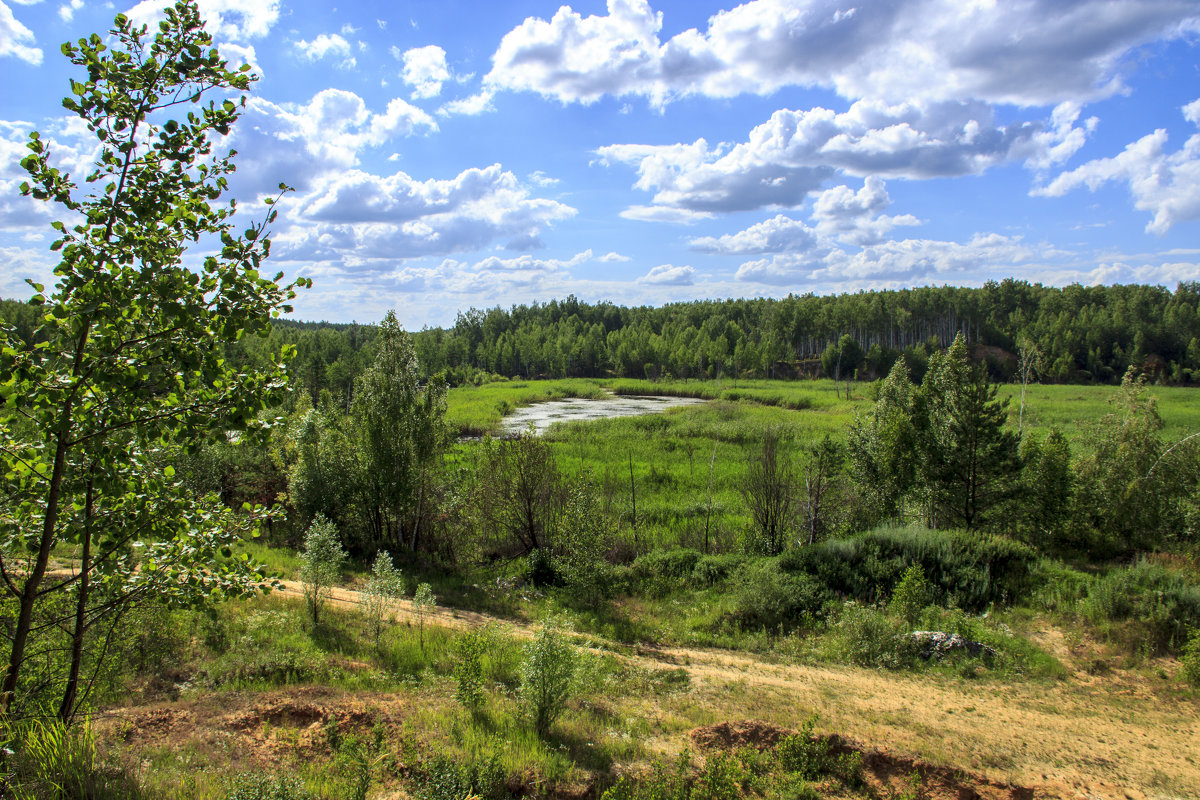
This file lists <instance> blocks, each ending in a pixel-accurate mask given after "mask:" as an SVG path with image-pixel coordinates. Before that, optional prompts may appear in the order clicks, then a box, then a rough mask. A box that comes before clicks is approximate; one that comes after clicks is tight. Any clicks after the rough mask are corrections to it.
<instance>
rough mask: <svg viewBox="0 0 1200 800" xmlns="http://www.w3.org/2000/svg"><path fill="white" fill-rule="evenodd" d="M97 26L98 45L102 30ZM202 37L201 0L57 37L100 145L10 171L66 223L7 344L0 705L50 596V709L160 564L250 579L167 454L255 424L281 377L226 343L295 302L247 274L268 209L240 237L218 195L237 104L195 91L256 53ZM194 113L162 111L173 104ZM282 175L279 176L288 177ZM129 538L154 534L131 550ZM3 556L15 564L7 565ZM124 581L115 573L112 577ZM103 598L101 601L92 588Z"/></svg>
mask: <svg viewBox="0 0 1200 800" xmlns="http://www.w3.org/2000/svg"><path fill="white" fill-rule="evenodd" d="M106 41H107V42H108V43H106ZM211 44H212V38H211V37H210V36H209V35H208V34H207V33H206V32H205V30H204V27H203V23H202V21H201V20H200V17H199V13H198V11H197V8H196V5H195V3H194V2H188V1H187V0H181V2H178V3H176V5H175V6H174V7H173V8H170V9H167V11H166V18H165V20H164V22H163V23H162V24H161V25H160V29H159V31H158V32H157V33H156V34H155V36H154V38H153V39H152V40H148V38H147V35H146V31H145V28H141V29H136V28H134V27H133V26H132V25H131V24H130V22H129V20H128V19H127V18H126V17H125V16H124V15H118V16H117V17H116V20H115V22H114V27H113V29H112V31H111V32H110V37H109V38H108V39H107V40H106V39H102V38H101V37H100V36H98V35H96V34H93V35H92V36H91V37H89V38H87V39H81V40H79V42H78V43H77V44H76V45H72V44H70V43H68V44H64V45H63V48H62V50H63V53H64V54H65V55H66V56H67V57H68V58H69V59H70V60H71V62H72V63H74V64H76V65H77V66H79V67H82V68H84V69H86V70H87V79H86V80H85V81H83V82H79V81H74V80H72V82H71V89H72V94H71V95H70V96H68V97H67V98H66V99H64V101H63V106H64V107H65V108H66V109H67V110H68V111H71V112H73V113H74V114H76V115H77V116H78V117H79V118H80V120H81V121H82V123H83V125H84V126H86V128H87V129H88V130H89V131H91V132H92V133H93V134H94V135H95V136H96V139H97V149H96V152H97V154H98V155H97V158H96V161H95V162H94V165H93V169H92V171H91V173H90V174H89V175H87V176H86V177H85V178H84V180H83V183H82V185H81V184H78V183H76V182H75V181H74V180H72V178H71V176H70V175H68V174H67V173H65V172H62V171H60V170H59V169H58V168H56V167H55V166H54V165H53V161H52V158H51V155H52V154H51V149H50V146H49V145H48V144H47V142H46V141H45V140H43V139H42V138H41V136H40V135H39V134H38V133H37V132H36V131H35V132H33V133H31V134H30V141H29V143H28V148H29V150H30V155H28V156H27V157H26V158H25V159H24V160H23V161H22V162H21V164H22V166H23V167H24V169H25V170H26V171H27V172H28V173H29V181H28V182H27V183H25V184H22V187H21V189H22V192H23V193H24V194H27V195H31V196H33V197H34V198H36V199H38V200H45V201H53V202H54V203H56V204H57V205H58V206H60V207H61V208H62V209H63V210H64V211H65V212H66V213H67V214H68V215H69V219H70V220H71V221H73V222H74V223H75V224H74V225H73V226H71V227H68V223H65V222H62V221H58V222H54V223H53V227H54V229H55V230H57V231H58V232H59V233H60V234H61V236H60V238H59V239H58V240H56V241H55V242H54V243H53V244H52V245H51V249H52V250H53V251H56V252H59V253H60V261H59V263H58V266H57V267H56V268H55V275H56V276H57V279H58V283H57V284H56V286H55V287H54V291H53V292H52V293H50V294H47V293H46V292H45V289H44V287H43V286H40V285H37V284H32V285H33V288H34V290H35V292H36V293H35V295H34V296H33V298H32V300H31V302H32V303H34V304H36V305H39V306H42V307H44V308H45V309H46V310H45V313H44V316H43V317H42V321H41V326H40V327H39V328H38V330H37V331H36V332H35V336H34V338H35V339H36V340H37V341H38V346H37V347H34V348H31V347H28V346H24V345H23V344H21V343H18V342H16V341H15V340H14V339H13V336H12V334H11V333H10V332H5V333H4V334H3V340H2V341H0V374H2V375H4V376H6V377H5V380H4V382H3V384H2V385H0V399H2V400H3V411H2V412H0V415H2V416H0V458H2V460H3V463H2V464H0V480H2V481H3V484H2V487H0V492H2V495H3V497H4V509H5V510H4V513H3V514H0V552H3V553H14V552H25V553H29V554H30V556H29V559H28V562H27V564H25V565H22V566H19V567H18V566H17V565H15V564H13V563H12V561H11V559H9V560H6V559H5V558H2V557H0V584H2V585H0V591H4V592H5V593H7V594H8V595H9V596H10V597H12V598H13V599H14V601H15V604H16V606H17V610H16V618H15V619H14V620H13V621H12V625H11V627H10V628H9V629H8V630H9V644H10V647H9V653H8V665H7V669H6V671H5V674H4V681H3V686H2V688H0V710H2V711H5V712H10V713H11V712H13V710H14V703H15V702H17V698H16V695H17V691H18V687H19V686H21V684H22V673H23V669H24V667H25V666H26V664H27V662H28V660H29V657H30V652H31V651H30V645H31V639H33V638H37V637H41V636H44V635H48V634H47V633H46V632H47V631H49V630H52V629H53V625H50V626H46V625H41V626H35V624H34V618H35V613H36V612H38V608H39V606H40V605H41V606H45V604H47V603H49V602H50V601H51V599H52V598H54V597H56V596H57V597H62V596H63V595H65V594H70V595H71V596H72V600H73V602H74V604H75V613H74V615H73V619H71V620H58V621H56V623H55V624H59V625H66V626H67V627H68V628H69V629H70V630H71V631H72V633H71V634H70V637H71V639H72V643H71V648H70V649H71V656H70V659H69V661H70V666H69V675H68V677H67V679H66V689H65V690H64V696H63V702H62V703H61V704H60V711H59V713H60V716H62V717H63V718H64V719H66V718H69V714H70V713H72V712H73V708H74V699H73V698H74V693H75V691H76V685H77V682H78V672H79V663H80V659H81V654H82V649H83V643H84V640H85V639H86V638H87V637H88V636H89V635H90V634H91V633H94V631H93V630H92V624H93V623H94V622H95V621H96V620H97V618H98V617H97V614H99V613H103V612H107V611H109V610H113V609H117V608H120V607H121V606H122V604H124V603H127V602H132V601H133V600H134V599H135V598H136V597H138V596H142V594H141V591H139V589H138V587H140V586H145V585H149V584H150V583H151V578H152V576H153V577H154V579H155V580H158V577H157V576H164V575H169V576H171V580H170V581H166V582H161V583H165V585H167V586H174V589H173V590H172V594H173V596H174V597H175V598H176V600H177V601H178V602H199V601H200V600H202V599H203V598H204V597H214V596H230V595H236V594H239V593H241V592H245V591H248V590H250V589H251V588H252V587H254V586H255V585H256V581H257V580H258V579H259V578H260V577H261V575H260V574H259V573H258V572H256V571H255V570H254V569H253V567H252V565H249V564H248V563H247V562H244V561H241V560H240V559H232V560H231V559H229V558H228V557H227V556H228V554H229V549H228V545H229V544H230V542H231V541H232V540H233V538H235V536H236V532H235V531H234V530H231V529H228V528H225V527H224V526H225V524H226V522H227V520H224V519H222V518H221V517H220V516H218V515H217V512H216V509H215V508H214V507H213V505H212V504H206V503H205V502H202V501H198V500H196V499H195V498H193V497H191V496H189V494H188V493H187V492H186V490H185V489H184V488H183V487H182V484H181V483H180V482H175V481H173V480H172V477H173V468H172V467H171V465H170V460H171V456H172V453H173V452H175V451H177V450H179V449H183V450H188V451H195V450H196V449H197V448H199V447H200V446H201V444H202V443H203V442H206V441H209V440H212V439H214V438H220V437H225V436H226V435H227V434H228V432H229V431H241V432H242V433H241V435H242V436H244V437H247V438H250V437H254V436H257V435H261V433H262V430H263V429H264V428H265V427H266V426H267V424H268V421H267V420H263V419H259V413H260V412H261V411H262V410H263V409H264V408H266V407H267V406H268V405H270V404H273V403H275V402H277V401H278V400H279V398H280V389H281V388H282V387H283V386H284V385H285V384H286V374H285V373H284V371H283V363H282V359H283V357H285V356H286V355H287V354H286V353H285V354H283V356H281V357H277V358H276V360H275V361H274V362H273V363H272V364H271V365H270V366H269V368H267V369H266V370H265V371H261V372H260V371H244V372H243V371H239V370H236V369H234V368H233V367H232V366H230V365H229V364H228V363H226V362H225V361H224V360H223V358H222V345H224V344H227V343H232V342H235V341H237V340H238V339H240V338H242V337H243V336H244V335H247V334H249V335H260V336H265V335H266V334H267V333H268V332H269V330H270V323H271V319H272V318H273V317H274V316H278V315H279V313H281V312H284V311H290V307H289V306H287V305H286V302H287V301H288V300H290V299H291V298H292V297H293V296H294V294H295V288H296V287H298V286H307V285H308V281H306V280H303V279H301V280H297V281H296V282H294V283H292V284H291V285H287V286H283V285H281V284H280V280H281V278H282V277H283V276H282V273H280V274H278V275H276V276H275V277H274V278H267V277H264V276H262V275H261V274H260V273H259V269H260V267H261V266H262V261H263V260H264V259H265V258H266V257H267V255H268V254H269V252H270V240H269V239H268V238H267V237H266V235H265V234H266V227H267V225H268V224H269V223H270V222H272V221H273V220H274V211H273V210H270V209H269V210H268V212H267V213H266V216H265V219H264V221H263V222H262V223H256V224H251V225H250V227H248V228H247V229H245V231H244V233H242V234H241V235H235V229H234V222H233V216H234V212H235V204H234V202H233V201H230V202H229V203H228V204H224V203H220V202H218V201H219V200H220V198H221V195H222V194H223V192H224V191H225V188H226V176H227V175H228V174H229V173H231V172H233V170H234V165H233V163H232V160H231V159H232V156H233V153H229V154H226V155H214V154H213V143H212V141H211V138H210V137H211V136H212V135H213V134H216V135H220V136H224V135H226V134H227V133H228V132H229V130H230V127H231V126H232V125H233V124H234V122H236V120H237V119H238V116H239V115H240V113H241V108H242V105H244V102H245V100H244V97H243V98H242V101H241V104H239V103H238V102H235V101H234V100H233V99H228V98H226V99H222V100H221V101H220V102H209V103H208V104H207V105H201V104H200V102H199V101H200V100H201V98H202V97H203V95H204V94H206V93H209V92H213V91H215V92H217V93H221V94H225V93H228V92H234V93H237V92H243V91H246V90H247V89H248V88H249V86H250V83H251V81H252V80H254V79H255V77H254V76H253V75H251V74H250V73H249V68H248V67H243V68H242V69H241V70H240V71H231V70H229V69H228V68H227V65H226V63H225V61H223V60H222V59H221V58H220V56H219V54H218V53H217V51H216V50H215V49H212V48H211ZM185 104H186V105H187V106H189V107H190V109H191V110H190V111H189V113H188V114H187V116H186V117H185V118H184V119H182V120H174V119H165V117H167V116H169V114H170V110H171V109H173V108H174V107H176V106H181V105H185ZM285 188H286V187H283V186H281V190H282V189H285ZM201 238H203V239H205V240H206V241H207V240H208V239H219V241H220V243H221V249H220V251H219V252H218V253H216V254H214V255H210V256H207V257H206V258H204V260H203V261H202V262H201V263H200V264H199V265H198V266H197V267H196V268H195V269H192V268H188V267H185V266H184V265H183V263H182V258H183V254H184V252H185V250H186V248H187V246H188V245H189V244H190V243H194V242H196V241H198V240H200V239H201ZM135 540H141V541H151V542H153V543H154V544H153V546H150V547H147V548H144V549H143V551H142V552H143V554H142V555H140V556H139V557H138V558H137V559H136V567H137V569H133V568H132V567H131V565H133V564H134V562H135V559H134V558H133V556H132V554H131V549H130V548H131V545H132V544H133V543H134V541H135ZM64 542H70V543H74V544H76V545H78V547H79V552H80V554H81V563H80V565H79V568H78V570H77V571H76V572H75V574H74V575H73V576H71V577H69V578H58V577H50V576H48V574H47V570H48V567H49V563H50V553H51V551H52V550H53V549H54V547H55V546H56V545H58V544H60V543H64ZM14 567H15V568H14ZM118 584H119V585H120V586H123V587H124V588H114V587H115V586H118ZM98 586H103V587H104V588H105V592H106V595H105V597H104V599H103V601H102V602H99V605H98V604H97V602H98V598H97V597H96V594H95V590H96V588H97V587H98Z"/></svg>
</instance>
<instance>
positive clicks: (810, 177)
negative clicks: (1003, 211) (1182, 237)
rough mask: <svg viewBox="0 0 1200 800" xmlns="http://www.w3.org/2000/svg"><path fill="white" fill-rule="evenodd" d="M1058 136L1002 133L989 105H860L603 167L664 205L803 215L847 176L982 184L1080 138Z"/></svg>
mask: <svg viewBox="0 0 1200 800" xmlns="http://www.w3.org/2000/svg"><path fill="white" fill-rule="evenodd" d="M1064 119H1065V121H1061V120H1060V122H1061V124H1060V125H1059V127H1058V128H1056V129H1054V130H1053V131H1050V132H1048V131H1047V130H1045V129H1044V128H1042V127H1041V126H1039V125H1036V124H1033V123H1014V124H1010V125H1003V126H1000V125H996V124H995V123H994V121H993V112H992V110H991V108H990V107H988V106H986V105H983V104H980V103H953V102H946V103H937V104H933V105H923V104H920V103H915V102H906V103H899V104H895V105H888V104H884V103H880V102H877V101H867V100H860V101H858V102H856V103H854V104H853V105H852V106H850V108H849V109H848V110H847V111H845V112H843V113H840V114H839V113H836V112H834V111H831V110H829V109H825V108H819V107H818V108H813V109H810V110H807V111H793V110H789V109H781V110H779V111H776V112H775V113H774V114H772V115H771V118H770V119H769V120H767V121H766V122H764V123H762V124H761V125H758V126H756V127H755V128H754V129H753V130H751V131H750V134H749V136H748V137H747V139H746V141H745V142H739V143H737V144H734V145H727V144H718V145H714V146H710V145H709V143H708V142H707V141H706V140H704V139H697V140H696V141H695V142H692V143H691V144H686V143H681V144H673V145H641V144H616V145H608V146H606V147H601V148H599V149H598V150H597V151H596V153H597V155H598V157H599V161H600V163H602V164H613V163H623V164H629V165H631V166H633V167H634V168H635V169H636V170H637V174H638V179H637V181H636V182H635V184H634V186H635V187H636V188H638V189H642V190H644V191H653V192H654V203H655V205H656V206H662V207H667V208H674V209H687V210H692V211H722V212H728V211H745V210H751V209H757V208H766V207H776V208H793V207H796V206H799V205H801V204H802V203H803V202H804V200H805V198H806V197H807V196H808V194H809V193H810V192H813V191H815V190H817V189H818V188H819V187H820V186H821V185H822V184H823V183H824V182H826V181H828V180H830V179H831V178H833V177H834V176H835V175H836V174H837V173H838V172H839V171H840V172H844V173H847V174H850V175H854V176H870V175H880V176H889V177H901V178H918V179H919V178H935V177H947V176H958V175H974V174H979V173H982V172H983V171H985V170H986V169H987V168H988V167H990V166H992V165H994V164H997V163H1001V162H1004V161H1007V160H1010V159H1014V158H1019V159H1034V158H1048V156H1044V155H1042V154H1043V153H1044V151H1045V150H1046V149H1047V148H1050V147H1053V146H1054V144H1055V143H1057V142H1059V141H1061V140H1062V139H1064V137H1071V136H1074V135H1075V134H1074V132H1075V131H1077V130H1079V129H1078V128H1075V127H1073V125H1072V123H1073V121H1074V118H1072V117H1069V115H1068V116H1067V117H1066V118H1064Z"/></svg>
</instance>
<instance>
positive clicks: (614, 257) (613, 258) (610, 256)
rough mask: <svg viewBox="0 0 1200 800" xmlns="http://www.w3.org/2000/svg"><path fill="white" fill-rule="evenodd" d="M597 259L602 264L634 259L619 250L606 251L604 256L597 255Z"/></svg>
mask: <svg viewBox="0 0 1200 800" xmlns="http://www.w3.org/2000/svg"><path fill="white" fill-rule="evenodd" d="M596 260H597V261H599V262H600V263H601V264H616V263H618V262H621V261H632V260H633V259H632V258H630V257H629V256H623V255H621V254H620V253H617V252H610V253H605V254H604V255H602V256H597V258H596Z"/></svg>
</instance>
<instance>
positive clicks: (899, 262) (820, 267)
mask: <svg viewBox="0 0 1200 800" xmlns="http://www.w3.org/2000/svg"><path fill="white" fill-rule="evenodd" d="M1041 254H1042V255H1046V256H1050V255H1053V253H1052V252H1051V251H1049V250H1048V249H1046V248H1043V251H1042V252H1041ZM1034 255H1035V250H1034V248H1032V247H1030V246H1028V245H1026V244H1025V243H1024V242H1022V240H1021V238H1020V237H1015V236H1003V235H1001V234H996V233H988V234H976V235H975V236H974V237H972V238H971V239H970V240H968V241H967V242H961V243H960V242H952V241H941V240H936V239H903V240H894V241H886V242H881V243H880V244H877V245H872V246H869V247H864V248H862V249H860V250H859V251H857V252H854V253H851V252H847V251H845V250H842V249H840V248H833V249H830V250H828V251H826V252H820V251H817V252H809V253H800V254H782V255H776V256H773V257H771V258H769V259H758V260H756V261H748V262H746V263H744V264H742V265H741V266H740V267H739V268H738V271H737V278H738V280H741V281H749V282H754V283H765V284H771V285H778V286H786V285H791V284H805V283H819V284H821V285H836V284H840V283H843V282H846V281H860V282H880V281H884V282H889V281H890V282H902V283H906V284H909V285H911V284H913V283H920V282H922V281H929V280H934V279H940V280H948V279H951V278H953V280H954V282H956V283H961V282H964V276H968V277H970V276H975V275H981V274H995V272H996V271H1002V272H1004V273H1005V274H1011V273H1012V271H1013V269H1014V267H1016V266H1017V265H1019V264H1022V263H1025V262H1028V261H1029V260H1030V259H1031V258H1033V256H1034ZM989 270H991V272H990V273H989Z"/></svg>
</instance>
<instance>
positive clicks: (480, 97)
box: [437, 90, 496, 117]
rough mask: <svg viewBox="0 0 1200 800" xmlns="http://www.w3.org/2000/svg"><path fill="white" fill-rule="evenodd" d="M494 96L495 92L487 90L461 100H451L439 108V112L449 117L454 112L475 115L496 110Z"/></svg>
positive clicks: (439, 114) (440, 114) (442, 115)
mask: <svg viewBox="0 0 1200 800" xmlns="http://www.w3.org/2000/svg"><path fill="white" fill-rule="evenodd" d="M493 97H495V94H494V93H493V92H491V91H489V90H485V91H482V92H479V93H478V94H473V95H471V96H470V97H464V98H462V99H461V100H451V101H450V102H449V103H446V104H445V105H444V106H442V107H441V108H439V109H438V111H437V113H438V116H439V117H448V116H451V115H454V114H463V115H464V116H468V117H473V116H477V115H479V114H483V113H485V112H488V111H495V110H496V109H495V106H493V105H492V98H493Z"/></svg>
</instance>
